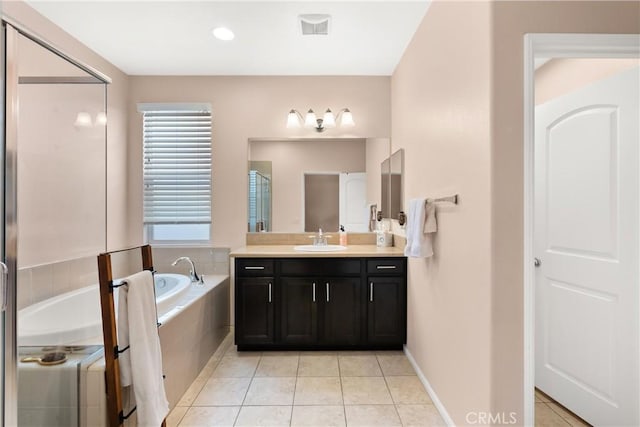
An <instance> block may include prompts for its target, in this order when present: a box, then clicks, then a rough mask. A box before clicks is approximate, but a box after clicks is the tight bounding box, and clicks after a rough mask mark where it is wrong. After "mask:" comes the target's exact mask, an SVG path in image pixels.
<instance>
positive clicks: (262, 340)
mask: <svg viewBox="0 0 640 427" xmlns="http://www.w3.org/2000/svg"><path fill="white" fill-rule="evenodd" d="M273 264H274V263H273V260H261V259H255V260H249V259H247V260H244V261H243V262H239V263H236V286H235V290H236V293H235V302H236V306H235V312H236V324H235V325H236V342H242V343H245V344H257V345H260V344H274V343H275V336H276V335H275V309H274V306H275V304H274V297H275V295H274V291H275V286H274V283H275V281H274V277H273V276H269V274H271V275H273Z"/></svg>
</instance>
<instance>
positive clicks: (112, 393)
mask: <svg viewBox="0 0 640 427" xmlns="http://www.w3.org/2000/svg"><path fill="white" fill-rule="evenodd" d="M134 249H140V252H141V255H142V269H143V270H148V271H151V272H153V271H154V270H153V257H152V255H151V246H150V245H144V246H139V247H134V248H130V249H123V250H119V251H113V252H107V253H102V254H100V255H98V273H99V278H100V306H101V307H102V335H103V338H104V359H105V371H106V372H105V380H106V388H107V420H108V422H109V426H110V427H118V426H121V425H123V424H124V422H125V421H126V420H127V419H128V418H129V417H131V415H132V414H133V413H134V412H135V410H136V408H135V407H134V408H133V409H131V411H129V412H128V413H127V414H125V413H124V412H123V408H122V388H121V386H120V365H119V363H118V357H119V355H120V354H121V353H124V352H125V351H127V350H128V349H129V347H128V346H127V347H125V348H122V349H121V348H119V347H118V333H117V329H116V314H115V308H114V303H113V289H114V288H116V287H118V286H120V285H114V283H113V270H112V268H111V254H113V253H117V252H124V251H129V250H134ZM162 427H166V420H164V421H162Z"/></svg>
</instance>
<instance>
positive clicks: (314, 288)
mask: <svg viewBox="0 0 640 427" xmlns="http://www.w3.org/2000/svg"><path fill="white" fill-rule="evenodd" d="M313 302H316V284H315V282H314V283H313Z"/></svg>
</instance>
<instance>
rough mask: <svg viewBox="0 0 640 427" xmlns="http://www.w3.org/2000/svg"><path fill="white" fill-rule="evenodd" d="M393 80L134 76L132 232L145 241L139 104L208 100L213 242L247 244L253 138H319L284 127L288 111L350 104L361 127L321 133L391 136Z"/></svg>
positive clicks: (323, 135)
mask: <svg viewBox="0 0 640 427" xmlns="http://www.w3.org/2000/svg"><path fill="white" fill-rule="evenodd" d="M389 84H390V79H389V77H153V76H138V77H131V96H130V100H131V104H130V110H129V140H130V144H129V156H130V159H129V175H130V180H129V204H130V208H131V209H130V225H131V228H130V234H131V236H132V238H135V239H137V240H138V241H142V168H141V167H140V165H141V164H142V117H141V116H140V114H139V113H138V112H137V111H136V103H139V102H208V103H211V105H212V121H213V133H212V138H213V211H212V212H213V213H212V215H213V226H212V228H213V231H212V234H213V244H214V245H215V246H228V247H231V248H235V247H239V246H243V245H244V241H245V233H246V230H247V200H246V199H247V198H246V193H247V145H248V139H249V138H268V137H274V138H280V137H317V136H318V134H317V133H316V132H315V131H314V130H308V129H305V128H300V129H287V128H286V119H287V113H288V111H289V110H290V109H291V108H296V109H298V110H301V111H304V110H306V109H307V108H313V109H314V110H315V111H316V112H320V111H323V110H324V109H325V108H328V107H330V108H332V109H333V110H334V111H336V110H338V109H339V108H343V107H348V108H349V109H350V110H351V111H352V112H353V116H354V120H355V122H356V126H355V127H353V128H347V129H345V130H343V129H341V128H339V127H338V128H335V129H329V130H327V131H325V132H324V133H323V134H322V137H388V136H389V134H390V125H389V120H390V103H389Z"/></svg>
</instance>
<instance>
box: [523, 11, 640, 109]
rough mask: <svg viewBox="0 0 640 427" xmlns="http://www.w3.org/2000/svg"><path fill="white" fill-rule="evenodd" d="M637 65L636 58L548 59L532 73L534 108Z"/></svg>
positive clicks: (638, 60)
mask: <svg viewBox="0 0 640 427" xmlns="http://www.w3.org/2000/svg"><path fill="white" fill-rule="evenodd" d="M639 19H640V18H639ZM639 65H640V59H638V58H554V59H551V60H550V61H549V62H547V63H545V64H544V65H543V66H541V67H540V68H538V69H537V70H536V75H535V79H536V81H535V97H536V105H538V104H542V103H544V102H547V101H550V100H551V99H553V98H556V97H558V96H561V95H565V94H567V93H570V92H573V91H574V90H577V89H580V88H582V87H584V86H586V85H588V84H591V83H594V82H596V81H598V80H602V79H605V78H607V77H609V76H612V75H614V74H617V73H620V72H622V71H624V70H627V69H630V68H632V67H637V66H639Z"/></svg>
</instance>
